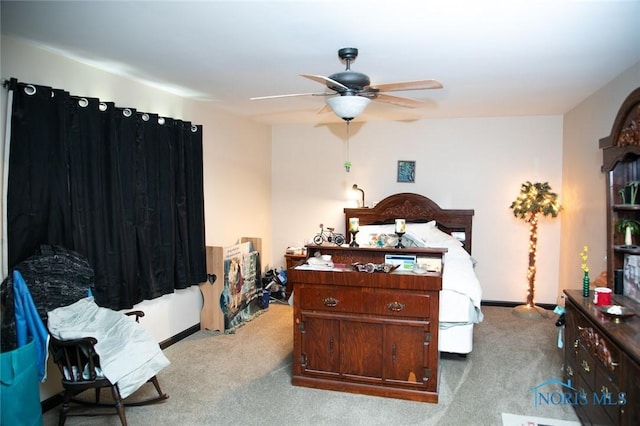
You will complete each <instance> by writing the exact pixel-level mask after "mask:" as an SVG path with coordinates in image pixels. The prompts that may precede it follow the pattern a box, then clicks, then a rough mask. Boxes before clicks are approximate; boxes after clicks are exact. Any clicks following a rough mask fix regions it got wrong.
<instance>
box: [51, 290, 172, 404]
mask: <svg viewBox="0 0 640 426" xmlns="http://www.w3.org/2000/svg"><path fill="white" fill-rule="evenodd" d="M48 317H49V321H48V328H49V332H50V333H51V335H52V336H53V337H55V338H56V339H59V340H70V339H78V338H82V337H94V338H96V339H97V340H98V343H97V345H96V347H95V349H96V352H97V353H98V355H99V356H100V368H101V369H102V372H103V373H104V375H105V377H106V378H107V379H109V381H110V382H111V383H117V384H118V388H119V389H120V394H121V395H122V398H126V397H127V396H129V395H131V394H132V393H133V392H135V391H136V390H137V389H138V388H139V387H140V386H142V385H143V384H144V383H146V382H147V381H148V380H149V379H151V378H152V377H153V376H155V375H156V374H157V373H158V372H159V371H161V370H162V369H163V368H165V367H167V366H168V365H169V364H170V362H169V360H168V359H167V358H166V357H165V355H164V354H163V353H162V350H161V349H160V346H159V345H158V342H156V340H155V339H154V337H153V336H152V335H151V334H150V333H149V332H148V331H147V330H146V329H145V328H144V327H142V326H141V325H140V324H138V323H137V322H135V320H134V318H133V317H128V316H126V315H124V314H123V313H121V312H117V311H114V310H111V309H107V308H101V307H99V306H98V305H96V303H95V302H94V301H93V298H92V297H87V298H85V299H81V300H79V301H77V302H76V303H73V304H71V305H69V306H64V307H61V308H57V309H54V310H52V311H50V312H49V314H48Z"/></svg>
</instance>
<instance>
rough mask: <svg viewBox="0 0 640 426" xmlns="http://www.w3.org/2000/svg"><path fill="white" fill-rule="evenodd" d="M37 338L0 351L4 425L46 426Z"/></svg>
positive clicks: (0, 418)
mask: <svg viewBox="0 0 640 426" xmlns="http://www.w3.org/2000/svg"><path fill="white" fill-rule="evenodd" d="M36 370H37V368H36V352H35V344H34V341H33V340H32V341H30V342H29V343H28V344H26V345H24V346H22V347H20V348H18V349H15V350H13V351H8V352H2V353H0V407H2V409H1V410H0V425H11V426H42V407H41V406H40V387H39V386H38V372H37V371H36Z"/></svg>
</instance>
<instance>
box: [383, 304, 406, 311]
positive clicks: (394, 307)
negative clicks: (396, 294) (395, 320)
mask: <svg viewBox="0 0 640 426" xmlns="http://www.w3.org/2000/svg"><path fill="white" fill-rule="evenodd" d="M387 308H389V310H390V311H393V312H400V311H401V310H403V309H404V305H403V304H402V303H400V302H391V303H389V304H388V305H387Z"/></svg>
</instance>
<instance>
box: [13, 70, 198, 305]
mask: <svg viewBox="0 0 640 426" xmlns="http://www.w3.org/2000/svg"><path fill="white" fill-rule="evenodd" d="M9 86H10V87H9V90H11V91H12V93H13V103H12V105H11V112H12V118H11V140H10V155H9V166H8V167H9V174H8V188H7V224H8V231H7V232H8V234H7V241H8V265H9V268H12V267H13V266H15V265H16V264H17V263H19V262H20V261H22V260H25V259H26V258H28V257H29V256H31V255H32V254H33V253H34V252H35V251H36V250H37V248H38V247H39V246H40V245H41V244H53V245H61V246H63V247H66V248H69V249H72V250H75V251H77V252H79V253H80V254H83V255H84V256H86V257H87V259H88V260H89V262H90V264H91V265H92V267H93V269H94V271H95V289H94V295H95V298H96V302H97V303H98V304H100V305H101V306H105V307H110V308H112V309H117V310H119V309H124V308H130V307H131V306H133V305H134V304H136V303H138V302H140V301H142V300H148V299H153V298H156V297H159V296H162V295H164V294H168V293H172V292H173V291H174V290H175V289H181V288H186V287H188V286H190V285H193V284H198V283H200V282H204V281H206V263H205V242H204V238H205V236H204V192H203V176H202V126H196V125H192V124H191V123H189V122H184V121H181V120H175V119H171V118H164V117H159V116H158V115H156V114H149V113H141V112H137V111H135V110H134V109H129V108H119V107H116V106H115V105H114V104H113V103H111V102H101V101H100V100H99V99H94V98H80V97H77V96H71V95H70V94H69V93H67V92H65V91H63V90H57V89H52V88H49V87H44V86H36V85H27V84H23V83H19V82H17V80H15V79H12V80H11V81H10V83H9Z"/></svg>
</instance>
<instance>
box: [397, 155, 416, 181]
mask: <svg viewBox="0 0 640 426" xmlns="http://www.w3.org/2000/svg"><path fill="white" fill-rule="evenodd" d="M415 181H416V162H415V161H405V160H399V161H398V182H409V183H413V182H415Z"/></svg>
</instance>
